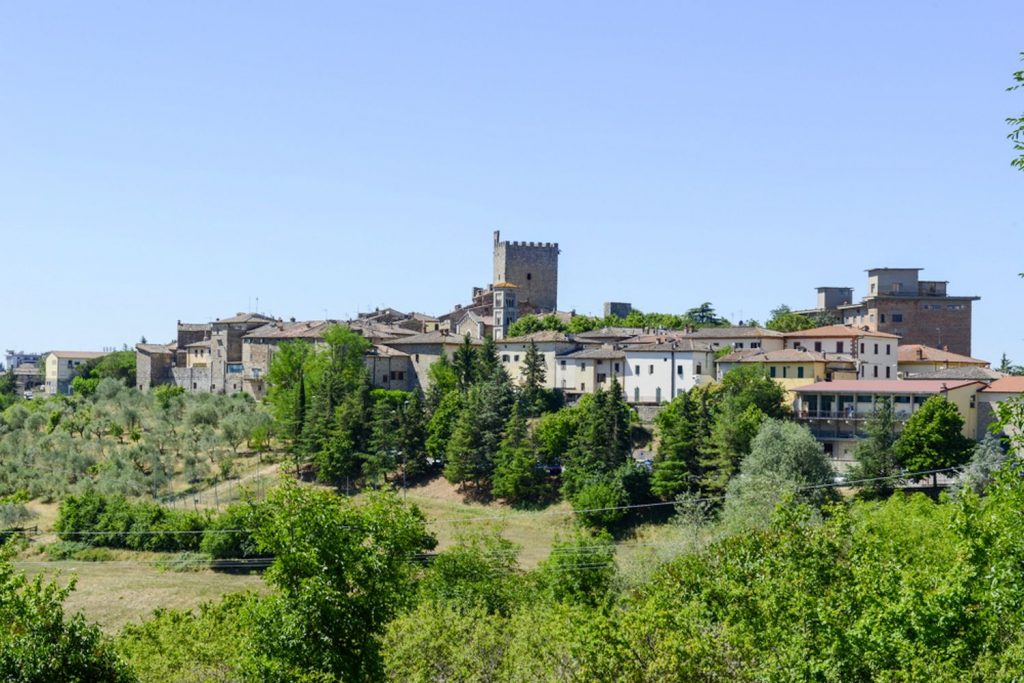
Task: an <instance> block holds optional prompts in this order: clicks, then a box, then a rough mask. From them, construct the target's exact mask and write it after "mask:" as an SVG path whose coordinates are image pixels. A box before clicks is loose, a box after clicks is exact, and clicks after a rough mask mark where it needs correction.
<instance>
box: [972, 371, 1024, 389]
mask: <svg viewBox="0 0 1024 683" xmlns="http://www.w3.org/2000/svg"><path fill="white" fill-rule="evenodd" d="M982 391H984V392H986V393H993V394H995V393H1000V394H1021V393H1024V377H1020V376H1016V375H1007V376H1006V377H1001V378H1000V379H997V380H996V381H995V382H992V384H990V385H988V388H986V389H982Z"/></svg>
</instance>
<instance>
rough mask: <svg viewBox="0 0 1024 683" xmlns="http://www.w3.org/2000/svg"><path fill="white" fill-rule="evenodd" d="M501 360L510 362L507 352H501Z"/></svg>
mask: <svg viewBox="0 0 1024 683" xmlns="http://www.w3.org/2000/svg"><path fill="white" fill-rule="evenodd" d="M501 362H502V363H507V362H508V354H507V353H503V354H501Z"/></svg>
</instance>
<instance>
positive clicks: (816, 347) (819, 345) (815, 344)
mask: <svg viewBox="0 0 1024 683" xmlns="http://www.w3.org/2000/svg"><path fill="white" fill-rule="evenodd" d="M814 350H815V351H821V342H814Z"/></svg>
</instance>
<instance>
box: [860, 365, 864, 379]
mask: <svg viewBox="0 0 1024 683" xmlns="http://www.w3.org/2000/svg"><path fill="white" fill-rule="evenodd" d="M860 376H861V377H863V376H864V366H863V365H862V366H860Z"/></svg>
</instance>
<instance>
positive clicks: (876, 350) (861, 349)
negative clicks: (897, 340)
mask: <svg viewBox="0 0 1024 683" xmlns="http://www.w3.org/2000/svg"><path fill="white" fill-rule="evenodd" d="M860 352H861V353H864V342H861V343H860ZM875 353H878V349H875Z"/></svg>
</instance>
